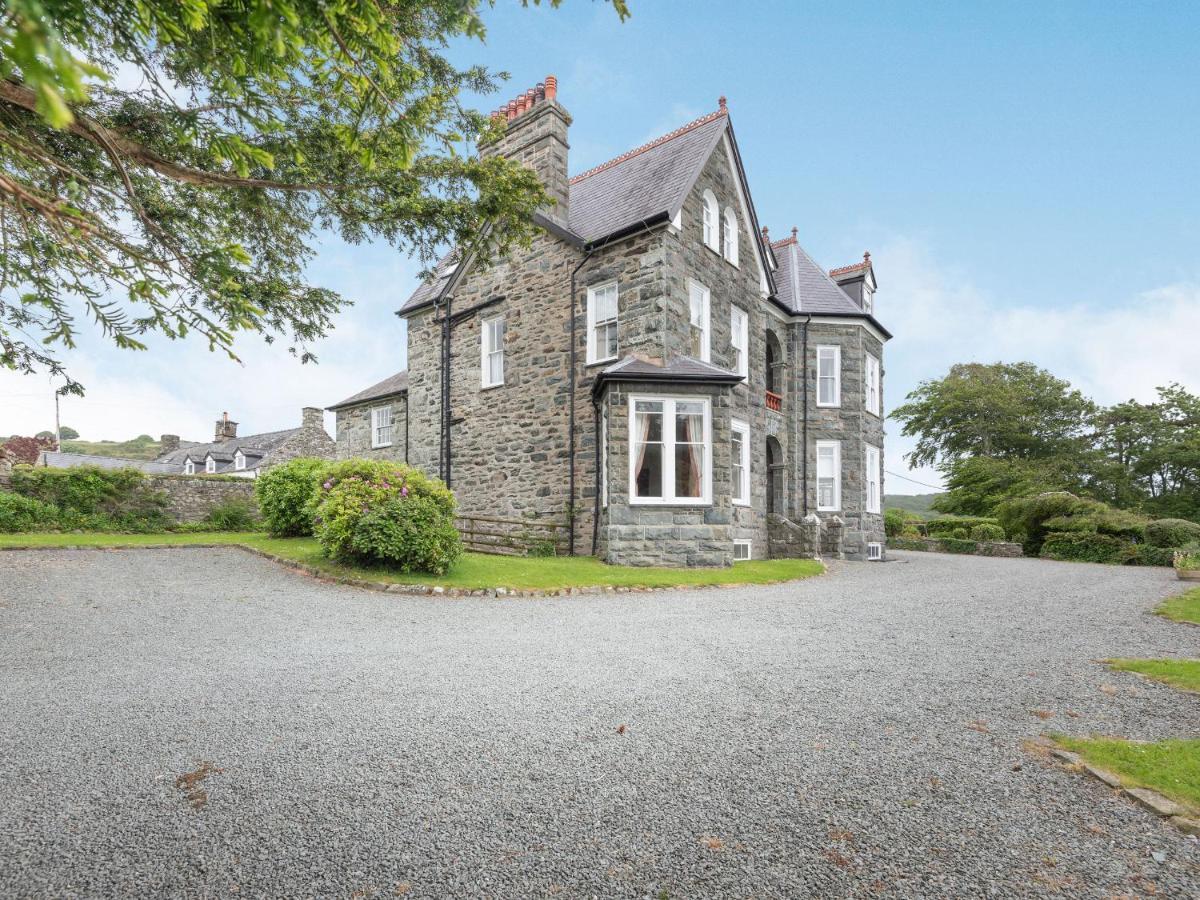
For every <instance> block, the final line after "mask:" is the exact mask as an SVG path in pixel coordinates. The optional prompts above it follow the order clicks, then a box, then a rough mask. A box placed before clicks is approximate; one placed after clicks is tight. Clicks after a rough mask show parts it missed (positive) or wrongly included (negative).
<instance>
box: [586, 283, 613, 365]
mask: <svg viewBox="0 0 1200 900" xmlns="http://www.w3.org/2000/svg"><path fill="white" fill-rule="evenodd" d="M587 329H588V340H587V361H588V363H589V364H591V363H597V362H605V361H607V360H610V359H616V358H617V283H616V282H615V281H611V282H609V283H608V284H601V285H597V286H596V287H590V288H588V295H587Z"/></svg>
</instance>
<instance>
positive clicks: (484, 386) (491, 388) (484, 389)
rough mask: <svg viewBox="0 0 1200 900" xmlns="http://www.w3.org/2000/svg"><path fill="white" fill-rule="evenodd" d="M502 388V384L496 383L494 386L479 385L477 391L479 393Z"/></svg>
mask: <svg viewBox="0 0 1200 900" xmlns="http://www.w3.org/2000/svg"><path fill="white" fill-rule="evenodd" d="M502 387H504V382H503V381H498V382H496V383H495V384H481V385H480V386H479V389H480V390H481V391H492V390H495V389H496V388H502Z"/></svg>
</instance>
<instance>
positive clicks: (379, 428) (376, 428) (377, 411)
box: [371, 406, 392, 447]
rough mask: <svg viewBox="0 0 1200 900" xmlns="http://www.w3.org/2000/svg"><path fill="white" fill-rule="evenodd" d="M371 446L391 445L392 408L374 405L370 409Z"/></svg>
mask: <svg viewBox="0 0 1200 900" xmlns="http://www.w3.org/2000/svg"><path fill="white" fill-rule="evenodd" d="M371 446H372V447H390V446H392V408H391V407H390V406H376V407H375V408H374V409H372V410H371Z"/></svg>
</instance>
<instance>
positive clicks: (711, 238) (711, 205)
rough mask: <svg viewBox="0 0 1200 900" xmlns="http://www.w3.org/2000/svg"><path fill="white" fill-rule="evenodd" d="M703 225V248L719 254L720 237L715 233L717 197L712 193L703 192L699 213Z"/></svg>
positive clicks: (717, 215) (717, 214)
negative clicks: (702, 205) (701, 208)
mask: <svg viewBox="0 0 1200 900" xmlns="http://www.w3.org/2000/svg"><path fill="white" fill-rule="evenodd" d="M701 215H702V216H703V224H704V246H705V247H708V248H709V249H710V250H715V251H716V252H717V253H720V252H721V243H720V242H721V236H720V234H719V233H718V232H717V219H718V217H719V213H718V212H717V195H716V194H714V193H713V192H712V191H707V190H706V191H705V192H704V208H703V210H702V212H701Z"/></svg>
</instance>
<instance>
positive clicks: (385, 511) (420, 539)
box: [313, 459, 462, 575]
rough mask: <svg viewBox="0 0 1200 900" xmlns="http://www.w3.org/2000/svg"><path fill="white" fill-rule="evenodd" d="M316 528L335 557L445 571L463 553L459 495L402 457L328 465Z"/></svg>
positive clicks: (404, 568) (411, 569)
mask: <svg viewBox="0 0 1200 900" xmlns="http://www.w3.org/2000/svg"><path fill="white" fill-rule="evenodd" d="M322 477H323V478H324V481H322V482H321V485H320V487H319V489H318V497H319V500H318V503H317V506H316V513H315V515H314V516H313V534H315V535H316V538H317V540H318V541H320V543H321V547H322V548H323V549H324V551H325V553H326V554H328V555H329V556H331V557H333V558H334V559H340V560H345V561H356V562H367V563H378V564H385V565H388V566H390V567H393V568H396V569H398V570H399V571H401V572H429V573H432V574H434V575H442V574H444V573H445V572H446V571H447V570H448V569H449V568H450V566H452V565H453V564H454V562H455V561H456V560H457V559H458V558H459V556H461V555H462V541H461V539H460V538H459V534H458V530H457V529H456V528H455V527H454V508H455V503H454V495H453V494H452V493H450V490H449V489H448V488H447V487H446V486H445V485H444V484H442V483H441V482H440V481H436V480H433V479H430V478H426V477H425V475H424V474H422V473H421V472H419V471H417V470H416V469H412V468H409V467H408V466H405V465H403V464H400V463H391V462H380V461H374V460H366V459H351V460H346V461H345V462H340V463H333V464H332V465H330V466H328V467H326V468H325V469H324V470H323V471H322Z"/></svg>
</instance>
